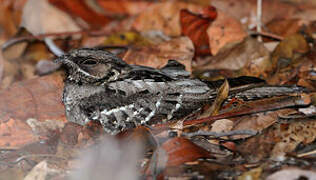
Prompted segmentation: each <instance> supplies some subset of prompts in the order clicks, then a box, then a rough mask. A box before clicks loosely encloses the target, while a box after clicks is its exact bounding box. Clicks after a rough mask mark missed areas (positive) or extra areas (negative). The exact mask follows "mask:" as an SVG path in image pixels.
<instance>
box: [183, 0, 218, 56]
mask: <svg viewBox="0 0 316 180" xmlns="http://www.w3.org/2000/svg"><path fill="white" fill-rule="evenodd" d="M216 17H217V12H216V9H215V8H214V7H213V6H208V7H207V8H205V9H204V13H203V14H194V13H192V12H190V11H189V10H187V9H182V10H181V11H180V23H181V32H182V33H181V34H183V35H185V36H188V37H189V38H190V39H191V40H192V42H193V44H194V47H195V53H196V54H197V55H207V54H209V53H210V47H209V38H208V35H207V33H206V30H207V29H208V27H209V25H210V24H211V23H212V22H213V21H214V20H215V19H216Z"/></svg>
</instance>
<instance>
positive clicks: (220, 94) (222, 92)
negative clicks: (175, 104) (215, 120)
mask: <svg viewBox="0 0 316 180" xmlns="http://www.w3.org/2000/svg"><path fill="white" fill-rule="evenodd" d="M228 93H229V83H228V81H227V79H225V81H224V83H223V84H222V85H221V87H220V88H219V89H218V90H217V96H216V99H215V101H214V102H213V103H212V106H211V107H210V108H208V109H207V110H206V111H205V112H203V114H202V115H201V116H199V118H205V117H208V116H212V115H217V114H218V112H219V110H220V108H221V107H222V104H223V102H224V101H225V100H226V98H227V97H228Z"/></svg>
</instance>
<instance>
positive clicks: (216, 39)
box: [207, 10, 247, 55]
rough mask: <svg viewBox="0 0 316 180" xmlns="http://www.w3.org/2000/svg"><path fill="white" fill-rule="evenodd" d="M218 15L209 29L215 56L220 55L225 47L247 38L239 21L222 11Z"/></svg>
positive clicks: (210, 43) (208, 32)
mask: <svg viewBox="0 0 316 180" xmlns="http://www.w3.org/2000/svg"><path fill="white" fill-rule="evenodd" d="M217 13H218V15H217V18H216V19H215V21H214V22H213V23H212V24H211V25H210V26H209V28H208V29H207V34H208V38H209V45H210V48H211V53H212V54H213V55H216V54H218V53H219V51H220V50H221V49H222V48H224V47H227V46H231V45H232V44H237V43H240V42H242V41H243V39H244V38H245V37H246V36H247V33H246V32H245V30H244V29H243V27H242V25H241V23H240V22H239V21H238V20H236V19H235V18H233V17H232V16H229V15H228V14H225V13H224V12H223V11H221V10H218V11H217Z"/></svg>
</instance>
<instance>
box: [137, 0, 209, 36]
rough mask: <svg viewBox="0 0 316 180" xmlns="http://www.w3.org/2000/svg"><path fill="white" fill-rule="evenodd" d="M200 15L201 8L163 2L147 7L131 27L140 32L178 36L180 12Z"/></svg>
mask: <svg viewBox="0 0 316 180" xmlns="http://www.w3.org/2000/svg"><path fill="white" fill-rule="evenodd" d="M181 9H187V10H189V11H190V12H193V13H197V14H202V13H203V7H202V6H199V5H196V4H190V3H184V2H163V3H155V4H153V5H151V6H149V7H148V8H147V9H146V10H145V11H143V12H142V13H141V14H139V15H138V17H137V18H136V19H135V22H134V25H133V27H134V28H135V29H136V30H137V31H140V32H146V31H150V30H159V31H162V32H163V33H164V34H166V35H168V36H180V35H181V26H180V10H181Z"/></svg>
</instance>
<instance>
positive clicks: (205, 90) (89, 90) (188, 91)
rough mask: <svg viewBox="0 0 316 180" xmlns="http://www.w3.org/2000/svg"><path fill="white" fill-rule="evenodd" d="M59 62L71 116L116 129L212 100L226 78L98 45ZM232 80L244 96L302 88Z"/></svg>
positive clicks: (180, 112)
mask: <svg viewBox="0 0 316 180" xmlns="http://www.w3.org/2000/svg"><path fill="white" fill-rule="evenodd" d="M55 62H57V63H61V64H62V65H64V67H65V69H66V73H67V78H66V80H65V87H64V93H63V103H64V105H65V109H66V117H67V119H68V120H69V121H72V122H75V123H79V124H81V125H84V124H85V123H87V122H89V121H91V120H95V121H100V123H101V124H102V126H103V128H104V130H105V131H106V132H107V133H110V134H117V133H118V132H120V131H121V130H124V129H127V128H133V127H135V126H138V125H142V124H155V123H159V122H163V121H166V120H167V121H169V120H177V119H179V118H182V117H185V116H187V115H189V114H191V113H192V112H194V111H197V110H198V109H200V108H201V107H203V106H204V105H205V104H207V103H211V102H212V100H214V99H215V98H216V91H217V89H218V87H220V85H221V84H222V83H223V81H222V80H219V81H213V82H209V81H203V80H200V79H193V78H190V74H189V73H188V72H187V71H185V68H184V66H183V65H182V64H180V63H178V62H177V61H175V60H169V62H168V64H167V65H166V66H165V67H163V68H161V69H154V68H150V67H145V66H137V65H129V64H127V63H125V62H124V61H123V60H122V59H120V58H118V57H117V56H115V55H113V54H112V53H110V52H108V51H104V50H97V49H88V48H83V49H76V50H73V51H71V52H69V53H68V54H66V55H63V56H61V57H59V58H58V59H56V60H55ZM229 83H230V87H231V91H230V97H233V96H234V97H238V98H242V99H244V100H250V99H254V98H263V97H267V96H275V95H282V94H286V93H293V92H300V91H302V88H300V87H285V86H267V85H263V84H264V81H263V80H260V79H258V78H252V77H239V78H235V79H229ZM254 84H255V85H254Z"/></svg>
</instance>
